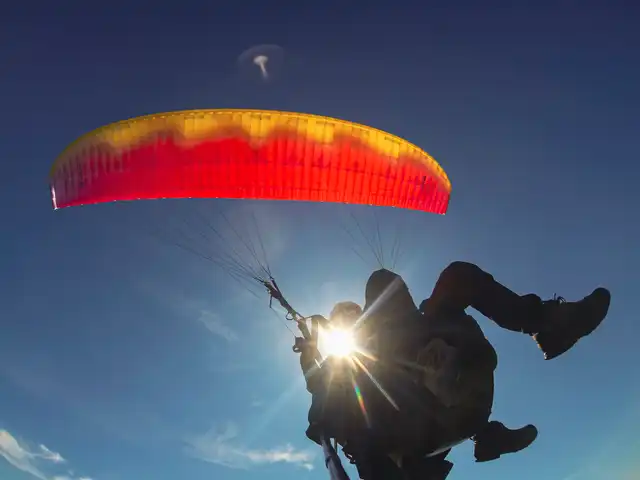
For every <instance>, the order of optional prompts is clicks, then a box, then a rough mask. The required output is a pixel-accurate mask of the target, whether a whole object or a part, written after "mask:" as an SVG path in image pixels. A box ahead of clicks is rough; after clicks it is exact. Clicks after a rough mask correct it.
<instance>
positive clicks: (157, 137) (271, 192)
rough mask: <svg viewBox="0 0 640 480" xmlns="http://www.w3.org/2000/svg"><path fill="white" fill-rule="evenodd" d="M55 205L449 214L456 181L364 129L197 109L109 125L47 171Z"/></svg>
mask: <svg viewBox="0 0 640 480" xmlns="http://www.w3.org/2000/svg"><path fill="white" fill-rule="evenodd" d="M50 188H51V195H52V201H53V206H54V208H62V207H68V206H74V205H82V204H92V203H101V202H110V201H116V200H136V199H156V198H188V197H191V198H193V197H198V198H250V199H267V200H300V201H316V202H318V201H319V202H340V203H353V204H368V205H379V206H392V207H400V208H407V209H414V210H422V211H427V212H433V213H439V214H444V213H445V212H446V210H447V206H448V203H449V195H450V191H451V183H450V182H449V179H448V177H447V175H446V174H445V172H444V170H443V169H442V168H441V167H440V165H439V164H438V163H437V162H436V161H435V160H434V159H433V158H432V157H431V156H430V155H429V154H427V153H426V152H425V151H423V150H421V149H420V148H418V147H417V146H415V145H413V144H411V143H409V142H407V141H406V140H403V139H401V138H398V137H396V136H394V135H391V134H389V133H386V132H383V131H381V130H377V129H374V128H371V127H367V126H364V125H359V124H356V123H352V122H347V121H343V120H338V119H334V118H329V117H322V116H317V115H309V114H303V113H292V112H278V111H265V110H190V111H179V112H171V113H162V114H156V115H148V116H145V117H139V118H134V119H130V120H125V121H122V122H118V123H114V124H111V125H107V126H106V127H102V128H99V129H97V130H95V131H93V132H90V133H88V134H86V135H84V136H83V137H81V138H80V139H79V140H77V141H76V142H75V143H73V144H71V145H70V146H69V147H68V148H67V149H66V150H65V151H64V152H63V153H62V154H61V155H60V156H59V157H58V158H57V160H56V161H55V163H54V165H53V168H52V170H51V174H50Z"/></svg>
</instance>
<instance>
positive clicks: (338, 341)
mask: <svg viewBox="0 0 640 480" xmlns="http://www.w3.org/2000/svg"><path fill="white" fill-rule="evenodd" d="M322 350H323V353H324V354H325V355H326V356H334V357H347V356H349V355H351V354H352V353H354V352H355V350H356V343H355V338H354V336H353V332H352V331H351V330H344V329H340V328H331V329H327V330H324V331H323V332H322Z"/></svg>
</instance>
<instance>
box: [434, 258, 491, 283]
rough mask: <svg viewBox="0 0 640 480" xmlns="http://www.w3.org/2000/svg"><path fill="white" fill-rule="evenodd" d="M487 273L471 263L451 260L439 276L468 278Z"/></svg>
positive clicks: (482, 275) (486, 274) (459, 278)
mask: <svg viewBox="0 0 640 480" xmlns="http://www.w3.org/2000/svg"><path fill="white" fill-rule="evenodd" d="M488 275H489V274H488V273H486V272H485V271H484V270H482V269H481V268H480V267H478V266H477V265H475V264H473V263H469V262H463V261H455V262H451V263H450V264H449V265H447V267H446V268H445V269H444V270H443V271H442V273H441V274H440V278H447V279H449V278H452V279H456V280H468V279H475V278H479V277H484V276H488Z"/></svg>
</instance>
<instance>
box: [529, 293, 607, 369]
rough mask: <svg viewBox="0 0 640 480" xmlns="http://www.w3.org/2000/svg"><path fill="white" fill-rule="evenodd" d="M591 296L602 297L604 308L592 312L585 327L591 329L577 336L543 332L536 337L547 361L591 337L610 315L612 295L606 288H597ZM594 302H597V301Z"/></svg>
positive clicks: (567, 333) (566, 333)
mask: <svg viewBox="0 0 640 480" xmlns="http://www.w3.org/2000/svg"><path fill="white" fill-rule="evenodd" d="M591 295H593V296H595V297H596V298H597V296H601V297H602V298H601V299H600V301H601V302H602V307H601V308H599V309H598V310H596V311H593V310H591V311H590V313H591V315H590V316H589V318H588V319H586V321H585V322H584V323H585V325H588V326H589V327H588V328H586V329H585V330H584V331H583V332H580V333H578V334H577V335H575V334H574V335H570V334H569V332H565V333H564V334H560V335H558V334H556V335H553V334H548V333H545V332H542V333H538V334H536V335H535V336H534V339H535V341H536V343H537V344H538V347H539V348H540V350H542V353H543V354H544V359H545V360H553V359H554V358H556V357H559V356H560V355H562V354H563V353H565V352H566V351H568V350H569V349H571V347H573V346H574V345H575V344H576V343H577V342H578V340H580V339H581V338H583V337H586V336H587V335H590V334H591V333H592V332H593V331H595V330H596V329H597V328H598V327H599V326H600V325H601V324H602V322H603V321H604V319H605V318H606V316H607V314H608V313H609V305H610V304H611V293H610V292H609V291H608V290H607V289H605V288H597V289H596V290H594V292H593V293H592V294H591ZM605 297H606V299H605ZM592 301H593V302H595V300H592ZM554 337H555V338H554Z"/></svg>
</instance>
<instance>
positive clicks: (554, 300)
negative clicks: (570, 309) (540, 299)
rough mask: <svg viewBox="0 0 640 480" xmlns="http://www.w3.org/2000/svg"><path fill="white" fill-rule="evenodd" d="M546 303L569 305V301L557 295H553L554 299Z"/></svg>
mask: <svg viewBox="0 0 640 480" xmlns="http://www.w3.org/2000/svg"><path fill="white" fill-rule="evenodd" d="M544 303H556V304H559V303H567V300H566V299H565V298H564V297H561V296H560V295H556V294H555V293H554V294H553V298H552V299H551V300H547V301H546V302H544Z"/></svg>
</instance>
